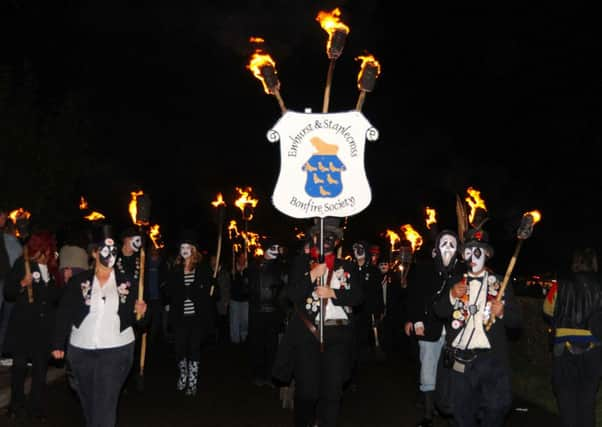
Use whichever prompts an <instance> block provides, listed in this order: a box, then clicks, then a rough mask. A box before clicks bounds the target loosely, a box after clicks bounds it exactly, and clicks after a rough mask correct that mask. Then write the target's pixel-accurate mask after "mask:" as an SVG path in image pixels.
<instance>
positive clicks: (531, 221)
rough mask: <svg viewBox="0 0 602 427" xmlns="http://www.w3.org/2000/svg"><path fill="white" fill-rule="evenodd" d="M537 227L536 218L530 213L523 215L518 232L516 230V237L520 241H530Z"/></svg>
mask: <svg viewBox="0 0 602 427" xmlns="http://www.w3.org/2000/svg"><path fill="white" fill-rule="evenodd" d="M534 225H535V218H533V215H532V214H530V213H526V214H524V215H523V217H522V219H521V222H520V225H519V227H518V230H516V237H517V239H520V240H525V239H528V238H529V237H530V236H531V233H533V226H534Z"/></svg>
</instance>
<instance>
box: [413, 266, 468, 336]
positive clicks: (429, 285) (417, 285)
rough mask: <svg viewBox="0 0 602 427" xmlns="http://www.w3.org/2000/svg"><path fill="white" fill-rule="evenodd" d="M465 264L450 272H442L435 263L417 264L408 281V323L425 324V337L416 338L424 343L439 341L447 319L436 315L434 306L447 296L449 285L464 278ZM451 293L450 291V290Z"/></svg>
mask: <svg viewBox="0 0 602 427" xmlns="http://www.w3.org/2000/svg"><path fill="white" fill-rule="evenodd" d="M461 266H463V264H456V268H454V269H452V270H451V271H449V272H440V271H437V269H436V268H435V265H434V263H432V262H428V263H426V262H425V263H416V264H415V266H414V267H413V269H412V270H413V271H412V274H411V275H410V277H409V280H408V298H407V316H408V318H407V321H409V322H412V323H414V324H415V323H416V322H422V323H423V324H424V336H416V338H417V339H418V340H422V341H437V340H438V339H439V338H440V337H441V333H442V332H443V325H444V322H445V319H442V318H440V317H438V316H437V315H436V314H435V311H434V307H433V305H434V304H435V302H436V301H437V300H438V299H439V298H441V297H442V296H443V295H447V294H445V292H444V290H445V288H446V286H447V285H448V284H450V283H451V284H454V283H456V282H457V281H458V280H460V279H461V278H462V267H461ZM448 291H449V290H448Z"/></svg>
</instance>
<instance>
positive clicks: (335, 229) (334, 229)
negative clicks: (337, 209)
mask: <svg viewBox="0 0 602 427" xmlns="http://www.w3.org/2000/svg"><path fill="white" fill-rule="evenodd" d="M319 233H320V218H316V219H314V225H312V226H311V227H310V229H309V233H308V234H309V235H311V236H313V235H315V234H319ZM327 233H332V234H334V235H335V236H336V237H337V238H338V239H342V238H343V229H342V228H341V219H340V218H336V217H332V216H328V217H326V218H324V234H327Z"/></svg>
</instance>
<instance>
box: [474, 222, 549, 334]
mask: <svg viewBox="0 0 602 427" xmlns="http://www.w3.org/2000/svg"><path fill="white" fill-rule="evenodd" d="M540 220H541V213H540V212H539V211H531V212H526V213H524V214H523V217H522V219H521V223H520V225H519V227H518V229H517V230H516V238H517V239H518V241H517V242H516V247H515V248H514V253H513V254H512V258H510V262H509V263H508V268H507V269H506V274H505V275H504V279H503V280H502V284H501V285H500V289H499V291H498V294H497V297H496V300H497V301H501V300H502V297H503V296H504V291H505V290H506V286H507V285H508V281H509V280H510V275H511V274H512V270H514V266H515V264H516V258H517V257H518V253H519V252H520V249H521V247H522V245H523V242H524V241H525V240H527V239H528V238H529V237H531V234H532V233H533V227H534V226H535V224H537V223H538V222H539V221H540ZM494 323H495V316H493V315H491V316H490V317H489V321H488V322H487V324H486V325H485V329H486V330H489V329H491V325H493V324H494Z"/></svg>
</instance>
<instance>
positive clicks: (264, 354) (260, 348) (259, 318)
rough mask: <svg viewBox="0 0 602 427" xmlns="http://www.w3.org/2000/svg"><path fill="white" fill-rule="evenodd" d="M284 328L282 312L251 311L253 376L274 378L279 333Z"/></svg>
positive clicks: (249, 340)
mask: <svg viewBox="0 0 602 427" xmlns="http://www.w3.org/2000/svg"><path fill="white" fill-rule="evenodd" d="M281 329H282V314H281V313H279V312H276V311H272V312H265V313H264V312H255V311H250V312H249V335H248V337H247V343H248V344H249V350H250V355H251V368H252V372H253V376H254V377H255V378H259V379H262V380H266V381H270V380H271V379H272V367H273V366H274V360H276V352H277V351H278V333H279V332H280V330H281Z"/></svg>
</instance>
